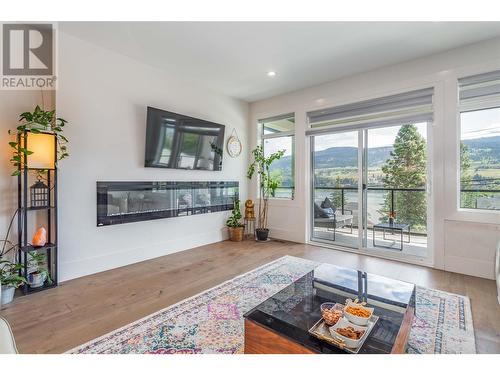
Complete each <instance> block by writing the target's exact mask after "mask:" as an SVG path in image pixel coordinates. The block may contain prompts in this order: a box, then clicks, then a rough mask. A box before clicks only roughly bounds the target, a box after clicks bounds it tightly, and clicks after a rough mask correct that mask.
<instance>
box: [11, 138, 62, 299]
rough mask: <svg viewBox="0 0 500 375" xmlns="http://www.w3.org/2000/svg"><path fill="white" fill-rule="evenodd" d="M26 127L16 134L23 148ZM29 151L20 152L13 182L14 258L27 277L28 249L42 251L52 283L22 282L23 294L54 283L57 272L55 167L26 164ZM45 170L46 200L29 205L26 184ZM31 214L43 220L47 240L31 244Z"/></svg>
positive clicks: (52, 286) (55, 148) (37, 290)
mask: <svg viewBox="0 0 500 375" xmlns="http://www.w3.org/2000/svg"><path fill="white" fill-rule="evenodd" d="M28 133H29V132H28V131H26V132H24V133H23V134H20V135H18V139H17V141H18V145H21V147H23V148H25V149H27V148H28V147H27V146H28V145H27V136H28ZM56 158H57V143H56V142H54V160H56ZM28 159H29V155H27V156H24V163H19V164H20V165H19V172H20V173H19V175H18V179H17V181H18V183H17V196H18V243H19V250H18V261H19V262H20V263H22V264H23V269H22V270H21V271H20V274H22V275H25V277H26V278H28V272H29V256H28V253H29V252H31V251H36V252H38V253H39V252H43V253H45V255H46V268H47V270H48V272H49V274H50V278H51V279H52V283H49V282H48V281H47V280H46V281H45V283H44V284H43V285H42V286H40V287H36V288H35V287H31V286H30V285H29V284H28V283H26V284H25V285H24V286H23V287H21V291H22V292H23V294H31V293H35V292H39V291H42V290H46V289H50V288H54V287H56V286H57V284H58V281H57V276H58V275H57V274H58V264H57V263H58V245H57V230H58V227H57V167H56V166H55V165H54V167H53V168H50V169H47V168H27V167H25V166H27V165H28ZM42 171H45V172H46V183H47V186H48V188H49V193H48V202H47V205H46V206H43V207H39V206H36V207H32V206H31V205H30V185H31V182H34V181H35V179H36V176H37V173H39V172H42ZM35 216H37V219H39V221H40V222H43V225H44V226H45V228H46V230H47V243H46V244H45V245H44V246H33V245H31V243H30V241H31V236H32V234H33V233H34V232H35V231H36V229H37V228H36V226H35V224H34V220H35Z"/></svg>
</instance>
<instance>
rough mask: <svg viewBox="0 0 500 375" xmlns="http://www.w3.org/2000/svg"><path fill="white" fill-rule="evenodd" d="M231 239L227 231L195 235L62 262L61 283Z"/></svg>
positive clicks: (60, 264) (60, 266)
mask: <svg viewBox="0 0 500 375" xmlns="http://www.w3.org/2000/svg"><path fill="white" fill-rule="evenodd" d="M227 238H228V234H227V230H226V228H222V229H221V230H220V231H211V232H206V233H193V234H191V235H188V236H183V237H181V238H176V239H172V240H170V241H167V242H163V243H159V244H152V245H147V246H144V247H140V248H131V249H121V250H120V251H119V252H113V253H106V254H104V255H102V256H96V257H91V258H84V259H78V260H75V261H71V262H64V261H60V263H59V281H67V280H71V279H76V278H78V277H82V276H88V275H91V274H94V273H98V272H102V271H107V270H110V269H114V268H118V267H123V266H127V265H130V264H133V263H138V262H142V261H145V260H148V259H153V258H158V257H161V256H164V255H168V254H173V253H177V252H179V251H184V250H188V249H192V248H194V247H198V246H203V245H208V244H211V243H215V242H220V241H224V240H226V239H227Z"/></svg>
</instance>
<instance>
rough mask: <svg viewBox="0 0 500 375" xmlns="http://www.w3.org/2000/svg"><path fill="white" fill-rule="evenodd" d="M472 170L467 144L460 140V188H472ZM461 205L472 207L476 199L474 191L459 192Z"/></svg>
mask: <svg viewBox="0 0 500 375" xmlns="http://www.w3.org/2000/svg"><path fill="white" fill-rule="evenodd" d="M473 173H474V170H473V168H472V161H471V157H470V150H469V147H468V146H467V145H465V144H464V143H463V142H460V190H463V189H465V190H467V189H471V188H472V174H473ZM460 199H461V205H460V206H461V207H463V208H474V207H475V203H476V199H475V197H474V193H472V192H461V193H460Z"/></svg>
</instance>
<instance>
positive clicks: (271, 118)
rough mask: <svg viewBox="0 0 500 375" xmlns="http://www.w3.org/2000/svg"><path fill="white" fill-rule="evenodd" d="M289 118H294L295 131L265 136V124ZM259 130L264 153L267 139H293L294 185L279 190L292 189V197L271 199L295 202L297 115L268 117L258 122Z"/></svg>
mask: <svg viewBox="0 0 500 375" xmlns="http://www.w3.org/2000/svg"><path fill="white" fill-rule="evenodd" d="M288 118H293V120H294V122H293V130H288V131H281V132H280V131H278V132H276V133H270V134H264V124H266V123H269V122H272V121H278V120H284V119H288ZM257 123H258V126H259V130H258V134H259V144H260V145H261V146H262V149H263V151H264V152H265V149H264V141H265V140H266V139H276V138H287V137H291V144H292V150H291V156H292V167H291V173H292V181H293V185H292V186H291V188H290V187H288V186H279V187H278V189H279V188H286V189H288V188H290V189H291V196H290V197H269V199H273V200H285V201H293V200H294V199H295V188H296V185H297V184H296V181H295V151H296V147H295V113H287V114H283V115H278V116H273V117H268V118H264V119H260V120H257Z"/></svg>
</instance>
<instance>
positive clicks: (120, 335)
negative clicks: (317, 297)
mask: <svg viewBox="0 0 500 375" xmlns="http://www.w3.org/2000/svg"><path fill="white" fill-rule="evenodd" d="M317 265H318V263H315V262H312V261H309V260H305V259H301V258H295V257H292V256H285V257H282V258H280V259H278V260H276V261H274V262H271V263H268V264H265V265H264V266H262V267H259V268H257V269H254V270H252V271H250V272H247V273H245V274H243V275H240V276H238V277H235V278H234V279H231V280H229V281H226V282H224V283H222V284H220V285H217V286H215V287H214V288H212V289H209V290H206V291H204V292H202V293H200V294H198V295H196V296H193V297H191V298H188V299H186V300H183V301H181V302H179V303H177V304H175V305H172V306H170V307H167V308H165V309H163V310H160V311H158V312H156V313H154V314H152V315H149V316H147V317H145V318H142V319H140V320H138V321H136V322H133V323H131V324H129V325H127V326H125V327H121V328H119V329H117V330H116V331H113V332H110V333H108V334H106V335H104V336H102V337H99V338H97V339H95V340H93V341H90V342H88V343H86V344H84V345H81V346H79V347H77V348H75V349H72V350H70V351H69V352H68V353H79V354H83V353H85V354H86V353H122V354H125V353H156V354H174V353H228V354H237V353H242V352H243V338H244V328H243V327H244V324H243V315H244V314H245V313H246V312H247V311H249V310H251V309H252V308H254V307H255V306H257V305H258V304H260V303H261V302H263V301H265V300H266V299H267V298H269V297H271V296H272V295H273V294H275V293H276V292H278V291H280V290H281V289H283V288H285V287H286V286H287V285H289V284H290V283H292V282H293V281H295V280H297V279H299V278H300V277H302V276H304V275H305V274H306V273H308V272H310V271H311V270H313V269H314V268H315V267H316V266H317ZM408 352H409V353H475V352H476V351H475V341H474V330H473V326H472V314H471V309H470V302H469V299H468V298H467V297H464V296H458V295H454V294H449V293H445V292H441V291H437V290H431V289H425V288H418V289H417V299H416V318H415V319H414V323H413V326H412V330H411V334H410V339H409V342H408Z"/></svg>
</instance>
